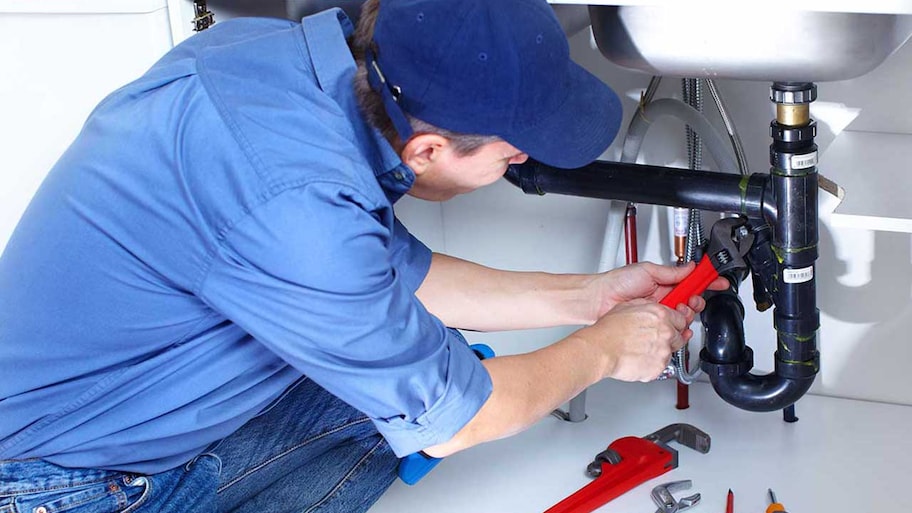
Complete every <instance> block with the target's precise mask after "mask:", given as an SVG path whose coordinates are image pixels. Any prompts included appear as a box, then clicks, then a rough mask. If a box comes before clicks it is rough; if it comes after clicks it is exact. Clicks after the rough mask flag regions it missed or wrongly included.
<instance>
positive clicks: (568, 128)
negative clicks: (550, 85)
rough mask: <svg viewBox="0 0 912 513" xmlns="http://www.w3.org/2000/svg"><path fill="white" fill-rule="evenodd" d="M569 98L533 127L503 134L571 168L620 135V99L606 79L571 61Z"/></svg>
mask: <svg viewBox="0 0 912 513" xmlns="http://www.w3.org/2000/svg"><path fill="white" fill-rule="evenodd" d="M566 82H567V83H566V84H565V88H566V90H567V91H568V93H567V98H566V99H565V100H564V102H563V104H562V105H561V107H560V108H559V109H557V110H556V111H555V112H554V113H552V114H551V115H550V116H548V117H546V118H544V119H543V120H541V121H540V122H539V123H536V124H535V126H534V127H528V128H526V129H525V130H523V131H520V132H516V133H513V134H501V137H503V139H504V140H505V141H507V142H509V143H510V144H512V145H513V146H515V147H516V148H517V149H519V150H521V151H523V152H524V153H526V154H528V155H529V156H530V157H532V158H533V159H535V160H537V161H539V162H542V163H544V164H547V165H549V166H554V167H560V168H565V169H572V168H577V167H582V166H585V165H586V164H589V163H591V162H592V161H594V160H595V159H597V158H598V157H599V156H600V155H601V154H602V153H603V152H604V151H605V150H606V149H608V146H610V145H611V142H612V141H613V140H614V138H615V137H616V136H617V133H618V128H619V127H620V125H621V118H622V117H623V109H622V108H621V100H620V98H618V96H617V94H616V93H615V92H614V91H612V90H611V88H610V87H608V86H607V85H606V84H605V83H604V82H602V81H601V80H599V79H598V78H597V77H595V76H594V75H592V74H591V73H589V72H588V71H586V70H585V69H583V68H582V67H581V66H579V65H578V64H576V63H573V62H571V63H570V68H569V70H568V74H567V78H566Z"/></svg>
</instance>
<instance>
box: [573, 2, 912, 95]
mask: <svg viewBox="0 0 912 513" xmlns="http://www.w3.org/2000/svg"><path fill="white" fill-rule="evenodd" d="M589 15H590V18H591V21H592V32H593V35H594V36H595V41H596V44H597V45H598V47H599V50H600V51H601V52H602V54H603V55H604V56H605V57H606V58H608V60H610V61H611V62H613V63H615V64H617V65H619V66H623V67H625V68H630V69H636V70H640V71H644V72H646V73H649V74H652V75H669V76H679V77H690V78H733V79H742V80H763V81H783V82H825V81H833V80H846V79H849V78H854V77H857V76H860V75H863V74H865V73H867V72H869V71H871V70H872V69H874V68H876V67H877V66H878V65H879V64H880V63H882V62H883V61H884V60H885V59H886V58H887V57H889V56H890V54H892V53H893V52H894V51H896V50H897V49H898V48H899V47H900V46H902V45H903V43H905V42H906V40H907V39H909V36H910V35H912V16H910V15H897V14H869V13H842V12H811V11H798V10H794V11H788V10H783V9H771V8H765V9H764V8H762V7H749V8H748V7H742V6H740V5H737V6H735V7H729V8H725V7H722V8H719V7H718V6H717V7H716V8H713V9H695V8H693V7H690V8H688V7H687V6H683V7H682V6H678V5H662V6H610V5H593V6H590V7H589Z"/></svg>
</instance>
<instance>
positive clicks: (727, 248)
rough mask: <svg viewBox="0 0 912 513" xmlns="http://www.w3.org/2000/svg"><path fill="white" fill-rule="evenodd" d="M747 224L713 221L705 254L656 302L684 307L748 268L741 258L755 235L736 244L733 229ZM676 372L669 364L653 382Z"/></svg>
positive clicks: (735, 220)
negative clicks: (723, 276)
mask: <svg viewBox="0 0 912 513" xmlns="http://www.w3.org/2000/svg"><path fill="white" fill-rule="evenodd" d="M746 223H747V220H746V219H744V218H743V217H727V218H725V219H720V220H719V221H716V223H715V224H714V225H713V227H712V229H711V230H710V233H709V242H708V243H707V246H706V253H705V254H704V255H703V258H702V259H700V263H699V264H697V267H696V269H694V270H693V271H692V272H691V273H690V274H688V275H687V277H686V278H684V279H683V280H681V282H680V283H678V284H677V285H676V286H675V288H673V289H672V290H671V292H669V293H668V294H667V295H666V296H665V297H664V298H662V300H661V301H659V303H660V304H663V305H665V306H667V307H668V308H676V307H677V306H678V305H679V304H685V305H686V304H687V300H688V299H690V297H691V296H697V295H700V294H702V293H703V292H704V291H706V288H707V287H709V284H710V283H712V282H713V280H715V279H716V278H717V277H718V276H719V275H721V274H725V273H729V272H733V271H738V270H744V269H747V262H745V261H744V255H746V254H747V252H748V251H749V250H750V248H751V245H753V243H754V234H753V233H750V232H749V233H747V234H745V235H743V236H742V237H741V238H740V239H739V240H737V241H736V240H735V238H734V237H735V235H736V230H737V229H738V228H740V227H741V226H744V225H745V224H746ZM675 372H676V371H675V366H674V365H673V364H669V365H668V367H666V368H665V370H664V371H662V374H661V375H660V376H659V377H658V378H656V379H659V380H663V379H668V378H670V377H673V376H674V375H675Z"/></svg>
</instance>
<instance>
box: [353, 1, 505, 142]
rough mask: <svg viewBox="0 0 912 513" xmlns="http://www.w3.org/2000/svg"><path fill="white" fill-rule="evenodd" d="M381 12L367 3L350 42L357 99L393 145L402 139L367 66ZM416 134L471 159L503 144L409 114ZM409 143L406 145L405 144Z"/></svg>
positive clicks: (378, 2) (373, 123)
mask: <svg viewBox="0 0 912 513" xmlns="http://www.w3.org/2000/svg"><path fill="white" fill-rule="evenodd" d="M379 10H380V0H366V1H365V2H364V5H363V6H362V7H361V16H360V17H359V18H358V25H357V27H356V28H355V32H354V34H353V35H352V37H351V38H350V39H349V41H348V45H349V48H350V49H351V52H352V55H353V56H354V58H355V64H357V66H358V69H357V71H356V72H355V79H354V87H355V97H356V98H357V99H358V105H359V106H360V107H361V112H362V113H363V114H364V116H365V118H366V119H367V122H368V123H370V124H371V126H373V127H375V128H377V129H378V130H379V131H380V133H382V134H383V136H384V137H386V139H387V140H389V141H393V140H395V139H396V138H397V137H398V134H397V133H396V128H395V127H394V126H393V122H392V121H391V120H390V118H389V116H388V115H387V114H386V109H385V108H384V107H383V99H382V98H381V96H380V93H378V92H376V91H374V90H373V89H372V88H371V86H370V84H369V83H368V81H367V66H366V64H365V53H366V50H367V49H368V48H369V47H371V46H372V45H374V44H375V43H374V25H376V23H377V15H378V13H379ZM405 117H406V119H407V120H408V122H409V124H410V125H411V126H412V130H413V131H414V132H415V134H434V135H439V136H441V137H445V138H446V139H448V140H449V141H450V144H452V146H453V150H454V151H455V152H456V154H457V155H460V156H465V155H471V154H473V153H475V152H476V151H478V150H479V149H480V148H481V147H482V146H484V145H485V144H489V143H492V142H497V141H500V140H501V138H500V137H497V136H493V135H474V134H462V133H457V132H452V131H450V130H446V129H444V128H440V127H437V126H434V125H432V124H430V123H427V122H425V121H422V120H420V119H418V118H416V117H414V116H411V115H409V114H408V113H406V114H405ZM402 142H405V141H402Z"/></svg>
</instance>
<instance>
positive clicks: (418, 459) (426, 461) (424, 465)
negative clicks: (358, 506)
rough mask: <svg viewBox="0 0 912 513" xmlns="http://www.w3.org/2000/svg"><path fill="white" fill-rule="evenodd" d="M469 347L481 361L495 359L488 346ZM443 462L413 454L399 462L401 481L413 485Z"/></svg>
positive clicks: (476, 345)
mask: <svg viewBox="0 0 912 513" xmlns="http://www.w3.org/2000/svg"><path fill="white" fill-rule="evenodd" d="M460 338H461V335H460ZM463 340H465V339H463ZM469 347H471V348H472V351H474V352H475V356H477V357H478V359H479V360H485V359H487V358H494V350H493V349H491V346H489V345H487V344H472V345H471V346H469ZM441 460H443V458H435V457H433V456H428V455H427V454H425V453H424V451H418V452H413V453H412V454H409V455H408V456H405V457H404V458H401V459H400V460H399V468H398V469H397V473H398V474H399V479H401V480H402V482H404V483H405V484H409V485H413V484H415V483H417V482H418V481H420V480H421V478H422V477H424V476H426V475H427V473H428V472H430V471H431V470H433V469H434V467H436V466H437V464H438V463H440V462H441Z"/></svg>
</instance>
